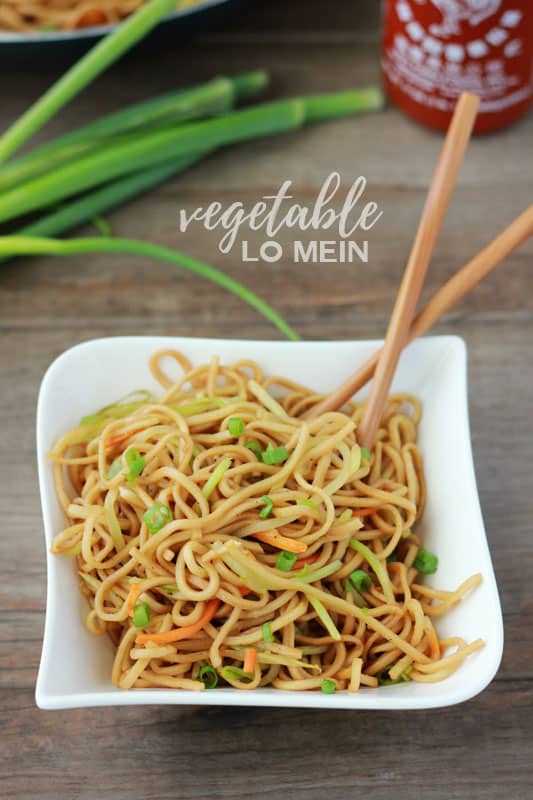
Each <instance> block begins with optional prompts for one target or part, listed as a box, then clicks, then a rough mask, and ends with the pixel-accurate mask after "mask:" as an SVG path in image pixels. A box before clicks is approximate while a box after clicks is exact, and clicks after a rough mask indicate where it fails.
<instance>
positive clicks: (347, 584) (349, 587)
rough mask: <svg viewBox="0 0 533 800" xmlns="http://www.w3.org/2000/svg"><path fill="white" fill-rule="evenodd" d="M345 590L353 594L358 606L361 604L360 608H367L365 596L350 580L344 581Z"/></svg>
mask: <svg viewBox="0 0 533 800" xmlns="http://www.w3.org/2000/svg"><path fill="white" fill-rule="evenodd" d="M344 591H345V592H346V594H351V595H352V597H353V599H354V600H355V605H356V606H359V608H361V609H363V608H365V600H364V598H363V597H362V596H361V595H360V594H359V592H358V591H357V589H356V588H355V587H354V586H352V584H351V583H350V581H344Z"/></svg>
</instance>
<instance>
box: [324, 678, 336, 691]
mask: <svg viewBox="0 0 533 800" xmlns="http://www.w3.org/2000/svg"><path fill="white" fill-rule="evenodd" d="M320 688H321V689H322V692H323V693H324V694H335V690H336V688H337V684H336V683H335V681H332V680H331V679H330V678H325V679H324V680H323V681H322V685H321V687H320Z"/></svg>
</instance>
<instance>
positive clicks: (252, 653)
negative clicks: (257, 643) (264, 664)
mask: <svg viewBox="0 0 533 800" xmlns="http://www.w3.org/2000/svg"><path fill="white" fill-rule="evenodd" d="M256 661H257V650H256V649H255V647H247V648H246V650H245V652H244V664H243V667H242V671H243V672H247V673H249V674H252V675H253V673H254V672H255V662H256Z"/></svg>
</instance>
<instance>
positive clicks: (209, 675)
mask: <svg viewBox="0 0 533 800" xmlns="http://www.w3.org/2000/svg"><path fill="white" fill-rule="evenodd" d="M199 678H200V680H201V681H202V683H203V684H204V686H205V688H206V689H214V688H215V686H216V685H217V683H218V675H217V671H216V669H215V668H214V667H212V666H211V664H202V666H201V667H200V673H199Z"/></svg>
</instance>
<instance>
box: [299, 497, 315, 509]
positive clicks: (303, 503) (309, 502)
mask: <svg viewBox="0 0 533 800" xmlns="http://www.w3.org/2000/svg"><path fill="white" fill-rule="evenodd" d="M296 505H297V506H307V507H308V508H312V509H314V510H315V511H316V510H317V509H318V506H317V504H316V503H314V502H313V501H312V500H308V499H307V498H306V497H302V498H301V500H297V501H296Z"/></svg>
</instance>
